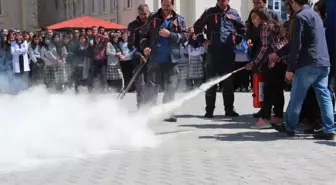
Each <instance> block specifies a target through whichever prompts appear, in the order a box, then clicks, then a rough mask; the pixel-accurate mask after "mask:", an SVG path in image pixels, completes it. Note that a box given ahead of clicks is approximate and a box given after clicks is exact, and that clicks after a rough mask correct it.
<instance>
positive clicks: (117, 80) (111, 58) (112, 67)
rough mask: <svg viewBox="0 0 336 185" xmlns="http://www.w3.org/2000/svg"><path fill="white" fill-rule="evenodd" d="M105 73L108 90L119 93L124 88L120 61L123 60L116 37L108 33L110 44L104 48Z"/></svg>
mask: <svg viewBox="0 0 336 185" xmlns="http://www.w3.org/2000/svg"><path fill="white" fill-rule="evenodd" d="M106 54H107V71H106V79H107V84H108V86H109V90H113V91H117V92H119V91H120V90H121V89H123V88H124V76H123V73H122V69H121V65H120V61H121V60H123V59H125V56H124V55H123V53H122V50H121V48H120V46H119V41H118V36H117V35H115V34H114V33H110V42H108V44H107V47H106Z"/></svg>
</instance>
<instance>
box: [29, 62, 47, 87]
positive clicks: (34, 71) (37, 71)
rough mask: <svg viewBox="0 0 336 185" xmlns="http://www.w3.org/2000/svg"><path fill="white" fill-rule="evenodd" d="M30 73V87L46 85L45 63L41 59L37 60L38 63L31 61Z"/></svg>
mask: <svg viewBox="0 0 336 185" xmlns="http://www.w3.org/2000/svg"><path fill="white" fill-rule="evenodd" d="M29 67H30V71H29V78H30V85H32V86H34V85H41V84H44V81H43V80H44V61H43V60H42V59H40V58H38V59H37V62H36V63H34V62H33V61H30V63H29Z"/></svg>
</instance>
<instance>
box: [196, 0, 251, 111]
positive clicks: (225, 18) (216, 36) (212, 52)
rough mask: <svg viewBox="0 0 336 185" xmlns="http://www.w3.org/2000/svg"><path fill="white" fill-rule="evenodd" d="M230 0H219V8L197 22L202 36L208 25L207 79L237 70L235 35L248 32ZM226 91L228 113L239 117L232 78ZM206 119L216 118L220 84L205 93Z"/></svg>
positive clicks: (225, 82) (197, 29)
mask: <svg viewBox="0 0 336 185" xmlns="http://www.w3.org/2000/svg"><path fill="white" fill-rule="evenodd" d="M229 2H230V0H217V5H216V6H215V7H212V8H209V9H207V10H206V11H205V12H204V13H203V14H202V16H201V17H200V18H199V19H198V20H197V21H196V23H195V24H194V30H195V34H196V35H199V37H198V38H199V39H202V36H201V35H202V34H200V33H202V32H203V29H204V27H205V26H206V27H207V31H206V36H207V39H208V40H207V41H205V42H206V43H205V44H206V45H208V53H207V60H206V62H205V72H206V73H205V74H206V79H207V80H209V79H211V78H214V77H216V76H217V75H224V74H226V73H230V72H232V71H233V70H234V59H235V54H234V48H235V41H234V38H235V35H236V34H240V35H245V26H244V24H243V23H242V21H241V18H240V16H239V14H238V12H237V11H236V10H235V9H233V8H231V7H230V6H229ZM222 94H223V99H224V106H225V116H232V117H233V116H239V114H238V113H237V112H236V111H235V109H234V105H233V103H234V88H233V80H232V78H228V79H226V80H224V81H223V82H222ZM205 101H206V108H205V110H206V114H205V118H212V117H213V112H214V109H215V103H216V86H214V87H212V88H210V89H209V90H208V91H207V92H206V94H205Z"/></svg>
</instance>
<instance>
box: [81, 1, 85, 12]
mask: <svg viewBox="0 0 336 185" xmlns="http://www.w3.org/2000/svg"><path fill="white" fill-rule="evenodd" d="M82 14H83V15H85V0H82Z"/></svg>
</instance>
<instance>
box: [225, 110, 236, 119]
mask: <svg viewBox="0 0 336 185" xmlns="http://www.w3.org/2000/svg"><path fill="white" fill-rule="evenodd" d="M225 116H226V117H238V116H239V114H238V113H237V112H236V111H235V110H231V111H225Z"/></svg>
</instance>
